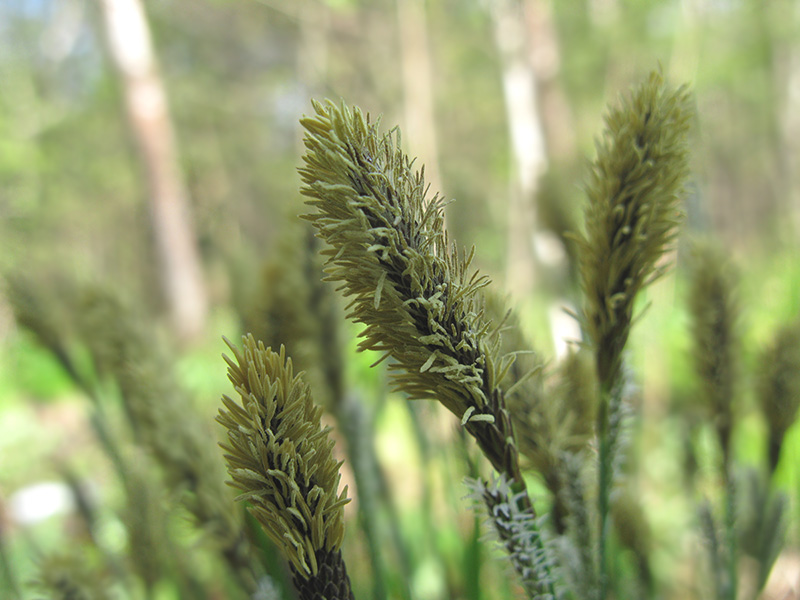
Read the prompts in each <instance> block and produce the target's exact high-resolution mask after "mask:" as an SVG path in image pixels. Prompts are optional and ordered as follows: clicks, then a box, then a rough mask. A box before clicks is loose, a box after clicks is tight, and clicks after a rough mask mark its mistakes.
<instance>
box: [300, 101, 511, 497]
mask: <svg viewBox="0 0 800 600" xmlns="http://www.w3.org/2000/svg"><path fill="white" fill-rule="evenodd" d="M313 106H314V110H315V113H316V114H315V115H313V116H311V117H306V118H304V119H302V120H301V123H302V125H303V127H304V128H305V130H306V135H305V140H304V142H305V147H306V153H305V155H304V156H303V160H304V163H305V164H304V166H303V167H302V168H300V169H299V172H300V176H301V178H302V180H303V183H304V186H303V188H302V189H301V192H302V193H303V195H305V196H306V197H307V200H306V202H307V204H308V205H310V206H312V207H313V208H314V209H315V211H314V212H313V213H312V214H309V215H306V216H305V218H306V219H308V220H309V221H311V222H312V223H313V224H314V226H315V227H316V228H317V231H318V235H319V236H320V237H321V238H322V239H324V240H325V241H326V242H327V244H328V247H327V248H326V249H325V250H324V251H323V255H324V256H325V257H326V258H327V263H326V270H327V273H328V276H329V279H330V280H332V281H336V282H339V283H340V284H341V287H340V290H341V291H342V293H343V294H344V296H346V297H349V298H350V299H351V304H350V308H351V313H350V314H349V315H348V316H349V318H352V319H353V320H355V321H356V322H357V323H362V324H364V325H365V326H366V327H365V329H364V330H363V331H362V332H361V337H362V338H363V339H362V340H361V342H360V346H359V348H360V349H361V350H375V351H377V352H379V353H381V354H382V355H383V357H384V358H386V357H391V358H392V359H393V364H392V365H391V367H390V368H391V369H392V370H393V371H394V381H395V383H396V385H397V388H398V389H400V390H402V391H404V392H406V393H407V394H408V396H409V397H410V398H411V399H431V398H435V399H437V400H439V401H440V402H441V403H442V404H443V405H444V406H445V407H447V408H448V409H449V410H450V411H451V412H452V413H453V414H455V415H456V417H457V418H458V419H460V420H461V422H462V423H463V425H464V427H465V428H466V429H467V431H468V432H469V433H470V434H471V435H472V436H473V437H475V439H476V440H477V442H478V445H479V446H480V447H481V449H482V450H483V452H484V454H485V455H486V456H487V458H488V459H489V461H490V462H491V463H492V465H493V466H494V467H495V469H497V470H498V471H499V472H501V473H506V474H507V475H508V476H509V477H510V478H511V479H513V480H515V481H517V482H518V483H519V484H521V481H522V479H521V475H520V472H519V465H518V453H517V450H516V446H515V444H514V437H513V431H512V426H511V420H510V417H509V414H508V411H507V410H506V408H505V401H504V397H503V391H502V389H501V388H500V386H499V382H500V381H501V380H502V379H503V376H504V375H505V373H506V372H507V371H508V368H509V367H510V365H511V363H512V362H513V357H505V358H502V359H501V358H498V351H497V350H498V349H497V347H496V346H495V345H494V344H493V343H490V341H489V340H490V338H491V335H490V334H489V323H488V322H487V321H486V320H485V319H484V316H483V305H484V299H483V293H482V288H484V287H485V286H486V285H487V284H488V279H487V278H486V277H483V276H479V275H478V274H477V273H474V272H470V263H471V259H472V254H471V253H470V254H468V255H462V254H460V253H459V252H458V251H457V250H456V249H455V248H454V247H453V246H452V245H451V244H450V243H449V242H448V240H447V238H446V235H445V233H444V227H443V215H442V211H443V201H442V199H441V198H440V197H439V196H438V195H435V196H433V197H432V198H427V197H426V194H427V192H428V188H427V186H426V183H425V179H424V170H423V169H420V170H419V171H415V170H414V169H413V161H412V160H410V159H409V158H408V157H407V156H406V155H405V154H404V153H403V151H402V150H401V148H400V135H399V132H398V131H397V130H396V129H395V130H393V131H391V132H389V133H388V134H381V133H379V131H378V124H377V123H371V122H370V120H369V117H368V116H365V115H364V114H363V113H362V112H361V111H360V110H359V109H358V108H352V109H351V108H349V107H348V106H346V105H344V104H341V105H336V104H334V103H332V102H327V103H325V104H322V103H319V102H315V103H314V105H313Z"/></svg>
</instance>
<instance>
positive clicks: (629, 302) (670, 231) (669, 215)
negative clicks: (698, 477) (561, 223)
mask: <svg viewBox="0 0 800 600" xmlns="http://www.w3.org/2000/svg"><path fill="white" fill-rule="evenodd" d="M691 117H692V110H691V104H690V96H689V94H688V92H687V90H686V88H685V87H680V88H678V89H672V88H670V87H667V86H666V85H665V84H664V80H663V77H662V76H661V74H660V73H658V72H653V73H651V74H650V76H649V78H648V79H647V81H646V82H644V83H643V84H642V85H641V86H639V87H638V88H637V89H636V90H635V91H634V92H633V94H632V95H631V96H630V98H627V99H624V100H623V101H622V103H621V105H620V106H619V107H617V108H613V109H611V111H610V112H609V114H608V115H607V116H606V131H605V133H604V136H603V138H602V139H601V140H599V141H598V142H597V158H596V160H595V162H594V165H593V167H592V171H591V174H590V178H589V182H588V184H587V186H586V194H587V197H588V204H587V207H586V213H585V221H586V232H585V233H584V234H583V235H579V236H576V237H575V239H576V241H577V244H578V248H579V260H580V275H581V286H582V288H583V292H584V295H585V299H586V300H585V306H584V311H583V318H582V325H583V328H584V331H585V332H586V334H587V336H588V338H589V340H590V341H591V343H592V346H593V348H594V349H595V353H596V361H597V371H598V379H599V381H600V385H601V388H602V389H603V390H604V391H605V392H608V391H610V390H611V389H612V388H613V387H614V385H615V384H616V383H617V381H618V378H619V373H620V368H621V360H622V349H623V348H624V346H625V344H626V342H627V339H628V334H629V332H630V327H631V323H632V320H633V305H634V299H635V297H636V294H637V293H638V292H639V291H640V290H641V289H642V288H643V287H645V286H646V285H647V284H648V283H650V282H651V281H653V279H655V278H656V277H658V276H659V275H661V273H662V272H663V267H661V266H659V260H660V259H661V257H662V255H663V254H664V252H665V250H667V248H668V247H669V245H670V244H671V243H672V242H673V240H674V239H675V235H676V231H677V225H678V223H679V222H680V217H681V209H680V204H681V200H682V197H683V195H684V189H683V188H684V182H685V180H686V177H687V176H688V173H689V166H688V152H687V144H686V138H687V134H688V131H689V126H690V120H691Z"/></svg>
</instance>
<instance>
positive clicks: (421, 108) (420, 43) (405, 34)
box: [397, 0, 442, 192]
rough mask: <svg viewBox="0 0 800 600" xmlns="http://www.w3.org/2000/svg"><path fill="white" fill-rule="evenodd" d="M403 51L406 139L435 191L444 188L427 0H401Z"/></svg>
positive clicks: (400, 25)
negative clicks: (423, 166)
mask: <svg viewBox="0 0 800 600" xmlns="http://www.w3.org/2000/svg"><path fill="white" fill-rule="evenodd" d="M397 21H398V26H399V30H400V51H401V57H402V64H403V101H404V111H405V116H404V121H405V123H404V127H403V133H404V134H405V135H404V136H403V142H404V144H405V146H406V150H407V152H408V153H409V155H411V156H416V157H418V158H419V163H418V164H417V166H418V167H420V166H422V165H425V180H426V181H427V182H428V183H430V184H431V190H433V191H434V192H436V191H441V190H442V179H441V172H440V170H439V145H438V141H437V136H436V118H435V95H434V88H433V85H434V84H433V68H432V65H431V52H430V44H429V39H428V19H427V14H426V9H425V0H397Z"/></svg>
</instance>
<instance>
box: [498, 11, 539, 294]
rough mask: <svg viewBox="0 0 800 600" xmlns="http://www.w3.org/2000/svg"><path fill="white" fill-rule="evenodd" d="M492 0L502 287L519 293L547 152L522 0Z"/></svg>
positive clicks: (525, 280)
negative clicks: (506, 189) (502, 182)
mask: <svg viewBox="0 0 800 600" xmlns="http://www.w3.org/2000/svg"><path fill="white" fill-rule="evenodd" d="M490 6H491V9H490V11H491V18H492V24H493V26H494V37H495V43H496V45H497V48H498V50H499V53H500V61H501V69H502V78H503V97H504V100H505V107H506V118H507V120H508V131H509V137H510V139H511V154H512V164H513V173H512V184H511V187H512V189H511V194H510V198H509V204H508V246H507V257H506V287H507V288H508V290H509V291H510V292H511V293H512V294H514V295H515V296H517V297H521V296H523V295H525V294H527V293H528V292H529V291H530V290H531V289H532V287H533V284H534V281H535V279H536V274H535V271H536V255H535V249H534V245H533V236H534V232H535V230H536V221H537V218H536V205H535V197H536V191H537V187H538V184H539V178H540V177H541V175H542V174H543V173H544V172H545V170H546V169H547V156H546V153H545V140H544V128H543V125H542V120H541V116H540V113H539V101H538V97H537V80H536V73H535V71H534V69H533V66H532V64H531V60H530V42H529V35H528V31H527V29H526V23H525V15H524V11H523V5H522V2H521V0H494V1H493V2H491V5H490Z"/></svg>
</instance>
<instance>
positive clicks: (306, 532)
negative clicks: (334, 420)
mask: <svg viewBox="0 0 800 600" xmlns="http://www.w3.org/2000/svg"><path fill="white" fill-rule="evenodd" d="M226 343H227V344H228V347H229V348H230V349H231V351H232V352H233V355H234V358H235V360H232V359H230V358H228V357H227V356H226V357H225V361H226V362H227V363H228V378H229V379H230V380H231V383H233V386H234V389H235V390H236V392H237V393H238V394H239V396H240V399H241V402H240V403H239V402H236V401H234V400H232V399H231V398H229V397H228V396H223V397H222V402H223V404H224V405H225V409H227V410H225V409H220V412H219V416H218V417H217V421H219V423H221V424H222V425H224V426H225V427H226V428H227V430H228V443H227V444H222V448H223V449H224V450H225V452H226V454H225V459H226V460H227V462H228V473H229V474H230V476H231V479H232V482H231V485H232V486H233V487H235V488H237V489H239V490H241V492H242V493H241V495H240V496H239V499H240V500H247V501H248V502H249V503H250V504H251V508H250V510H251V512H252V514H253V516H254V517H255V518H256V519H257V520H258V522H259V523H260V524H261V526H262V527H263V528H264V531H265V532H266V533H267V535H269V537H270V538H271V539H272V540H273V541H274V542H275V543H276V544H277V545H278V547H279V548H281V550H282V552H283V553H284V555H285V556H286V558H287V559H288V560H289V564H290V566H291V569H292V575H293V581H294V585H295V587H296V588H297V591H298V594H299V597H300V599H301V600H323V599H326V600H341V599H344V600H346V599H349V598H352V593H351V591H350V580H349V578H348V576H347V570H346V568H345V564H344V560H343V559H342V554H341V550H340V548H341V545H342V540H343V538H344V505H345V504H346V503H347V502H348V499H347V487H345V488H344V489H343V490H342V492H341V493H339V492H338V488H339V480H340V474H339V467H340V466H341V463H339V462H337V461H336V460H335V459H334V458H333V456H332V454H331V448H332V447H333V440H331V439H330V437H329V436H328V432H329V431H330V429H329V428H327V427H326V428H323V427H322V426H321V425H320V415H321V414H322V409H321V408H320V407H319V406H317V405H315V404H314V403H313V401H312V399H311V393H310V391H309V388H308V385H307V384H305V383H304V382H303V380H302V378H301V376H300V375H297V376H294V375H293V373H292V361H291V359H287V358H286V355H285V351H284V349H283V347H281V350H280V352H279V353H275V352H273V351H272V350H271V349H270V348H265V347H264V344H263V343H261V342H258V343H257V342H256V340H255V339H254V338H253V336H252V335H249V336H247V337H244V338H242V345H243V348H242V349H241V350H239V349H238V348H237V347H236V346H234V345H233V344H231V343H230V342H228V341H227V340H226Z"/></svg>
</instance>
